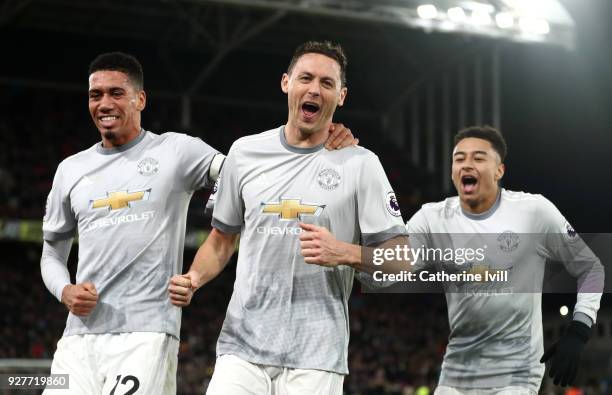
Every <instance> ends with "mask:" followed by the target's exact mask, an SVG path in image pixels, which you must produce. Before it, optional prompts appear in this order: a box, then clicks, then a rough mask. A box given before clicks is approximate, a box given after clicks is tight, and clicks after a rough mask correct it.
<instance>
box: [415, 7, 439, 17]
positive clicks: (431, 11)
mask: <svg viewBox="0 0 612 395" xmlns="http://www.w3.org/2000/svg"><path fill="white" fill-rule="evenodd" d="M417 14H418V15H419V18H421V19H435V18H437V17H438V9H437V8H436V6H435V5H433V4H423V5H420V6H418V7H417Z"/></svg>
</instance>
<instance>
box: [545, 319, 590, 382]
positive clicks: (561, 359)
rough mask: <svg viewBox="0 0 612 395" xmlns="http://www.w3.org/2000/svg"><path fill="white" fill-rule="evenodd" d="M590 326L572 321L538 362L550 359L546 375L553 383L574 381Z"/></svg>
mask: <svg viewBox="0 0 612 395" xmlns="http://www.w3.org/2000/svg"><path fill="white" fill-rule="evenodd" d="M590 332H591V328H589V327H588V326H587V325H585V324H583V323H582V322H578V321H572V322H571V324H570V325H569V327H568V329H567V332H566V333H565V335H563V337H562V338H561V339H559V341H558V342H556V343H555V344H554V345H553V346H552V347H551V348H549V349H548V350H547V351H546V352H545V353H544V355H543V356H542V359H540V362H542V363H544V362H546V361H548V360H550V370H549V371H548V376H549V377H550V378H552V379H553V383H555V385H557V384H559V385H561V386H566V385H570V384H572V383H573V382H574V379H575V378H576V374H577V373H578V366H579V365H580V354H581V352H582V349H583V348H584V346H585V344H586V342H587V341H588V340H589V335H590Z"/></svg>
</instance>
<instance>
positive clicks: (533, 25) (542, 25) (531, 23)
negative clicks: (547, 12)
mask: <svg viewBox="0 0 612 395" xmlns="http://www.w3.org/2000/svg"><path fill="white" fill-rule="evenodd" d="M519 26H520V28H521V30H522V31H523V32H524V33H526V34H538V35H546V34H548V33H550V24H549V23H548V21H546V19H542V18H533V17H528V16H527V17H523V18H521V19H520V20H519Z"/></svg>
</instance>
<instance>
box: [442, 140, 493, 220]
mask: <svg viewBox="0 0 612 395" xmlns="http://www.w3.org/2000/svg"><path fill="white" fill-rule="evenodd" d="M503 175H504V165H503V164H502V163H501V159H500V156H499V154H498V153H497V151H495V150H494V149H493V147H492V145H491V143H490V142H488V141H487V140H484V139H480V138H475V137H468V138H464V139H463V140H460V141H459V142H458V143H457V145H456V146H455V149H454V151H453V168H452V178H453V184H454V185H455V188H456V189H457V193H458V194H459V198H460V200H461V205H462V207H463V208H464V209H467V210H468V211H470V212H473V213H481V212H484V211H486V210H488V209H489V208H490V207H491V206H492V205H493V203H495V200H496V199H497V194H498V192H499V186H498V181H499V180H500V179H501V178H502V177H503Z"/></svg>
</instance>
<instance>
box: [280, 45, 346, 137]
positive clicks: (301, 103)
mask: <svg viewBox="0 0 612 395" xmlns="http://www.w3.org/2000/svg"><path fill="white" fill-rule="evenodd" d="M281 88H282V90H283V92H285V93H286V94H287V98H288V105H289V120H288V122H287V123H288V125H290V127H293V128H297V129H298V130H299V131H300V133H302V134H303V135H307V136H308V135H312V134H314V133H317V132H321V131H325V132H326V131H327V130H328V128H329V125H330V123H331V120H332V116H333V115H334V111H336V107H337V106H342V105H343V104H344V99H345V97H346V93H347V89H346V87H343V86H342V81H341V78H340V65H339V64H338V62H336V61H335V60H334V59H332V58H330V57H327V56H325V55H322V54H318V53H307V54H305V55H302V56H301V57H300V58H299V59H298V61H297V62H296V63H295V65H294V66H293V68H292V69H291V70H290V71H289V74H283V78H282V80H281Z"/></svg>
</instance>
